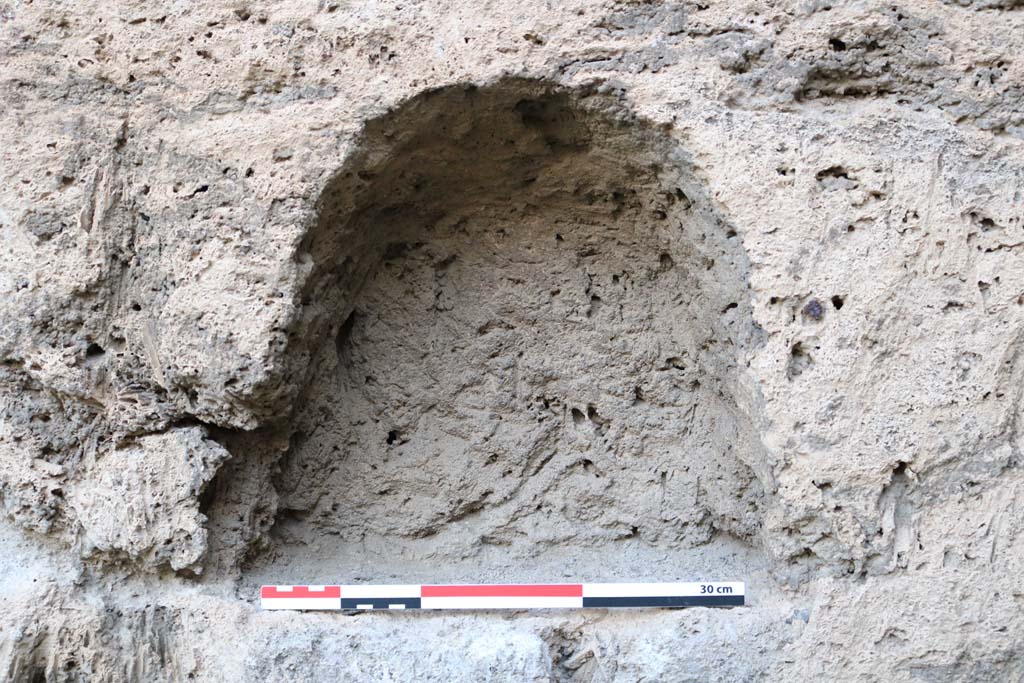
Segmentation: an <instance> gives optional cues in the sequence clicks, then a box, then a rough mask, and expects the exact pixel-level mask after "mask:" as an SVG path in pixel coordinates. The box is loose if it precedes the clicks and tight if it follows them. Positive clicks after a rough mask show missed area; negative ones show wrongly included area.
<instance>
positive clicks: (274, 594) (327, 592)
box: [260, 586, 341, 598]
mask: <svg viewBox="0 0 1024 683" xmlns="http://www.w3.org/2000/svg"><path fill="white" fill-rule="evenodd" d="M260 597H262V598H340V597H341V586H324V587H323V590H319V591H315V590H310V588H309V586H292V589H291V590H290V591H287V590H281V588H280V586H263V587H262V588H261V589H260Z"/></svg>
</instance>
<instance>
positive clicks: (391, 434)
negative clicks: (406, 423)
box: [387, 429, 398, 446]
mask: <svg viewBox="0 0 1024 683" xmlns="http://www.w3.org/2000/svg"><path fill="white" fill-rule="evenodd" d="M396 441H398V432H396V431H395V430H394V429H392V430H391V431H390V432H388V438H387V443H388V445H389V446H390V445H391V444H393V443H395V442H396Z"/></svg>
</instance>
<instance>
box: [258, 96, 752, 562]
mask: <svg viewBox="0 0 1024 683" xmlns="http://www.w3.org/2000/svg"><path fill="white" fill-rule="evenodd" d="M303 249H304V251H305V253H307V254H308V258H309V259H311V261H312V263H313V271H312V275H311V276H310V278H309V281H308V285H307V288H306V290H305V292H304V302H305V308H304V315H305V318H304V321H303V327H304V334H305V335H306V337H307V338H308V339H313V340H317V341H316V343H315V344H313V345H312V348H313V349H315V350H314V351H313V352H312V356H311V361H310V379H309V382H308V386H307V388H306V390H305V392H304V395H303V396H302V398H301V400H300V401H299V403H298V409H297V414H296V416H295V419H294V430H295V431H294V433H293V435H292V437H291V445H290V448H289V450H288V453H287V455H286V456H285V457H284V459H283V460H282V461H281V469H280V474H279V475H278V476H277V478H276V481H275V487H276V488H277V490H278V492H279V495H280V510H281V511H282V513H281V514H280V515H279V518H278V523H277V525H276V527H275V530H274V543H276V544H277V545H278V547H280V548H283V549H287V548H288V547H290V546H291V545H294V544H303V545H307V546H308V545H316V546H318V547H320V548H325V547H330V548H335V549H336V551H337V552H338V553H340V554H344V555H346V557H347V560H346V561H348V562H349V563H350V564H351V563H352V562H354V561H355V560H356V559H357V558H355V557H354V556H358V555H360V553H362V554H363V555H362V559H363V560H364V561H370V564H373V561H372V560H370V559H369V558H371V556H374V557H385V556H387V555H388V554H389V553H392V554H398V555H401V556H402V557H403V558H404V560H403V561H406V562H408V561H420V560H422V559H423V558H427V557H429V558H432V560H431V561H432V562H437V561H438V558H444V559H450V558H459V557H463V558H464V557H470V556H472V555H473V554H474V553H477V552H479V549H480V548H481V547H482V546H496V547H499V548H501V549H502V552H510V553H512V554H517V553H519V554H522V555H525V556H529V555H530V553H532V552H536V551H537V550H538V549H540V548H557V547H559V546H563V545H573V546H575V547H580V546H583V545H585V546H586V547H590V548H602V547H612V546H613V545H614V544H616V543H620V542H622V541H626V540H628V541H630V542H631V543H643V544H648V545H651V546H655V547H657V548H661V549H666V550H678V551H681V552H682V551H686V550H687V549H693V548H697V547H700V546H702V545H704V544H706V543H708V542H709V541H710V540H711V539H713V538H714V537H715V536H716V535H719V534H728V535H729V536H730V537H733V538H738V539H742V540H744V541H747V542H750V543H753V541H754V540H755V538H756V536H757V534H758V530H759V528H760V524H761V514H762V513H761V511H762V507H763V504H764V497H765V486H764V483H763V482H766V481H767V476H768V474H767V472H766V470H765V468H764V464H763V463H764V458H763V454H762V452H763V449H762V447H761V444H760V441H759V435H758V430H757V428H756V425H755V422H754V418H752V417H751V415H752V413H753V409H752V407H751V406H750V405H749V401H748V400H747V398H746V397H747V396H748V395H750V392H749V391H747V390H746V389H745V388H744V386H743V382H742V375H741V372H740V367H741V363H742V362H743V358H744V357H745V355H746V352H747V350H748V349H749V348H750V347H751V346H752V345H754V344H756V343H757V342H758V335H759V330H758V328H757V326H756V325H755V324H754V322H753V319H752V315H751V307H750V301H749V293H748V287H747V284H746V277H747V271H748V264H747V261H746V258H745V254H744V252H743V249H742V246H741V244H740V242H739V240H738V239H737V237H736V234H735V232H734V231H733V230H732V229H731V228H730V227H729V224H728V222H727V221H726V220H725V219H724V218H723V217H722V216H720V215H719V214H718V213H717V212H716V210H715V209H714V207H713V206H712V204H711V203H710V202H709V201H708V200H707V198H706V196H705V193H704V191H703V188H702V187H701V184H700V182H699V181H698V180H697V179H696V177H695V176H694V174H693V173H692V171H691V168H690V164H689V163H688V160H687V157H686V155H685V153H684V151H683V150H682V149H680V147H679V146H678V144H677V143H676V141H675V140H674V139H673V138H672V136H671V134H670V131H669V130H667V129H665V128H663V127H659V126H656V125H653V124H651V123H649V122H647V121H644V120H641V119H639V118H637V117H636V116H634V115H632V114H631V113H630V112H629V111H628V109H627V108H626V107H625V106H624V105H623V104H622V102H621V101H620V100H619V99H617V98H616V97H614V96H612V95H607V94H601V93H600V92H598V91H596V90H593V89H568V88H564V87H560V86H558V85H555V84H552V83H548V82H543V81H535V80H527V79H502V80H500V81H498V82H496V83H493V84H490V85H486V86H481V87H475V86H462V85H458V86H452V87H447V88H443V89H439V90H435V91H431V92H427V93H424V94H421V95H419V96H417V97H414V98H412V99H411V100H409V101H407V102H405V103H404V104H402V105H401V106H399V107H397V108H396V109H394V110H392V111H390V112H388V113H386V114H385V115H383V116H381V117H379V118H377V119H374V120H372V121H370V122H369V123H368V124H367V125H366V127H365V130H364V131H363V132H362V135H361V138H360V141H359V143H358V147H357V149H356V151H355V153H353V154H352V155H351V156H350V157H349V158H348V159H347V161H346V162H345V164H344V166H343V168H341V169H340V170H339V171H338V173H337V174H336V175H335V176H334V177H333V178H332V179H331V180H330V181H329V182H328V183H327V184H326V186H325V188H324V190H323V193H322V195H321V197H320V198H319V200H318V204H317V221H316V224H315V225H314V226H313V227H312V229H311V230H310V232H309V234H308V237H307V239H306V241H305V243H304V245H303ZM317 552H323V551H322V550H318V551H317ZM287 554H288V553H287V550H284V551H283V552H282V553H281V555H283V556H287ZM406 566H407V565H406ZM482 578H486V577H482Z"/></svg>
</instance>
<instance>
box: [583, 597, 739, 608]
mask: <svg viewBox="0 0 1024 683" xmlns="http://www.w3.org/2000/svg"><path fill="white" fill-rule="evenodd" d="M741 605H743V596H742V595H667V596H656V597H643V596H638V597H619V598H611V597H609V598H587V597H584V598H583V606H584V607H736V606H741Z"/></svg>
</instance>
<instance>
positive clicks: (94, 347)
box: [85, 344, 106, 360]
mask: <svg viewBox="0 0 1024 683" xmlns="http://www.w3.org/2000/svg"><path fill="white" fill-rule="evenodd" d="M105 353H106V351H104V350H103V347H102V346H100V345H99V344H89V346H88V347H87V348H86V349H85V358H86V360H96V359H98V358H102V357H103V355H104V354H105Z"/></svg>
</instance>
